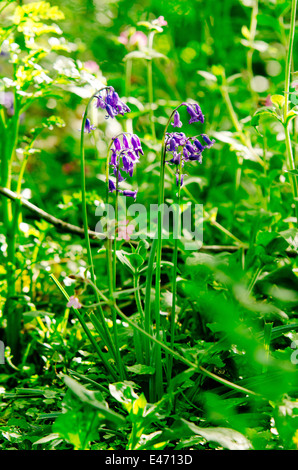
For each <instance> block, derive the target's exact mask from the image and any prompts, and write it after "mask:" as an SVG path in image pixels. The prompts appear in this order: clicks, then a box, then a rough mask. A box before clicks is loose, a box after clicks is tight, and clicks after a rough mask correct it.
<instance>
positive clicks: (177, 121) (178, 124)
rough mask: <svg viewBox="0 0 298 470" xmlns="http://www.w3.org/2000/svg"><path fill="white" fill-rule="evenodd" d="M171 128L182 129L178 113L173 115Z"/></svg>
mask: <svg viewBox="0 0 298 470" xmlns="http://www.w3.org/2000/svg"><path fill="white" fill-rule="evenodd" d="M172 126H173V127H182V122H181V121H180V115H179V113H178V111H176V112H175V114H174V122H172Z"/></svg>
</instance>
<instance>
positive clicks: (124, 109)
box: [95, 87, 130, 118]
mask: <svg viewBox="0 0 298 470" xmlns="http://www.w3.org/2000/svg"><path fill="white" fill-rule="evenodd" d="M104 94H105V96H103V95H104ZM95 98H96V107H97V108H101V109H105V110H106V112H107V118H108V117H111V118H114V117H116V116H117V115H118V114H120V115H121V116H124V114H125V113H129V112H130V109H129V107H128V106H127V104H125V103H123V101H122V100H120V98H119V95H118V93H117V92H116V91H115V90H114V88H113V87H109V88H106V89H105V90H103V91H102V92H101V93H99V94H98V95H96V96H95Z"/></svg>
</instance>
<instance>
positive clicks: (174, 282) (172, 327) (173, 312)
mask: <svg viewBox="0 0 298 470" xmlns="http://www.w3.org/2000/svg"><path fill="white" fill-rule="evenodd" d="M181 182H182V158H180V165H179V178H178V192H177V205H178V214H177V233H176V234H175V233H174V237H175V242H174V252H173V278H172V296H173V297H172V310H171V316H170V347H171V349H173V348H174V340H175V324H176V322H175V317H176V296H177V267H178V266H177V265H178V238H179V236H180V230H181V227H180V199H181ZM172 369H173V356H170V357H169V360H168V374H167V375H168V383H169V381H170V380H171V377H172Z"/></svg>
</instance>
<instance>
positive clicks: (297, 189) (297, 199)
mask: <svg viewBox="0 0 298 470" xmlns="http://www.w3.org/2000/svg"><path fill="white" fill-rule="evenodd" d="M296 10H297V0H292V5H291V23H290V32H289V40H288V47H287V57H286V69H285V101H284V108H283V121H284V129H285V144H286V152H287V161H288V168H289V169H290V170H291V171H292V172H294V171H295V170H296V165H295V160H294V154H293V148H292V142H291V135H290V123H289V122H287V115H288V112H289V91H290V81H291V65H292V55H293V45H294V37H295V20H296ZM291 183H292V191H293V198H294V203H295V214H296V219H297V220H296V223H297V224H298V184H297V176H296V175H295V174H294V173H291Z"/></svg>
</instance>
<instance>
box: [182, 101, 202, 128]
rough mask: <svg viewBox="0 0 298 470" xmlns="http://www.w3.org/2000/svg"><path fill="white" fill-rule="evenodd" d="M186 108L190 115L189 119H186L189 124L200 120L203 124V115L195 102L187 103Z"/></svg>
mask: <svg viewBox="0 0 298 470" xmlns="http://www.w3.org/2000/svg"><path fill="white" fill-rule="evenodd" d="M186 109H187V112H188V114H189V115H190V120H189V121H188V123H189V124H193V123H194V122H201V123H202V124H203V122H204V116H203V113H202V110H201V108H200V106H199V105H198V104H197V103H194V104H189V105H187V107H186Z"/></svg>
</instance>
